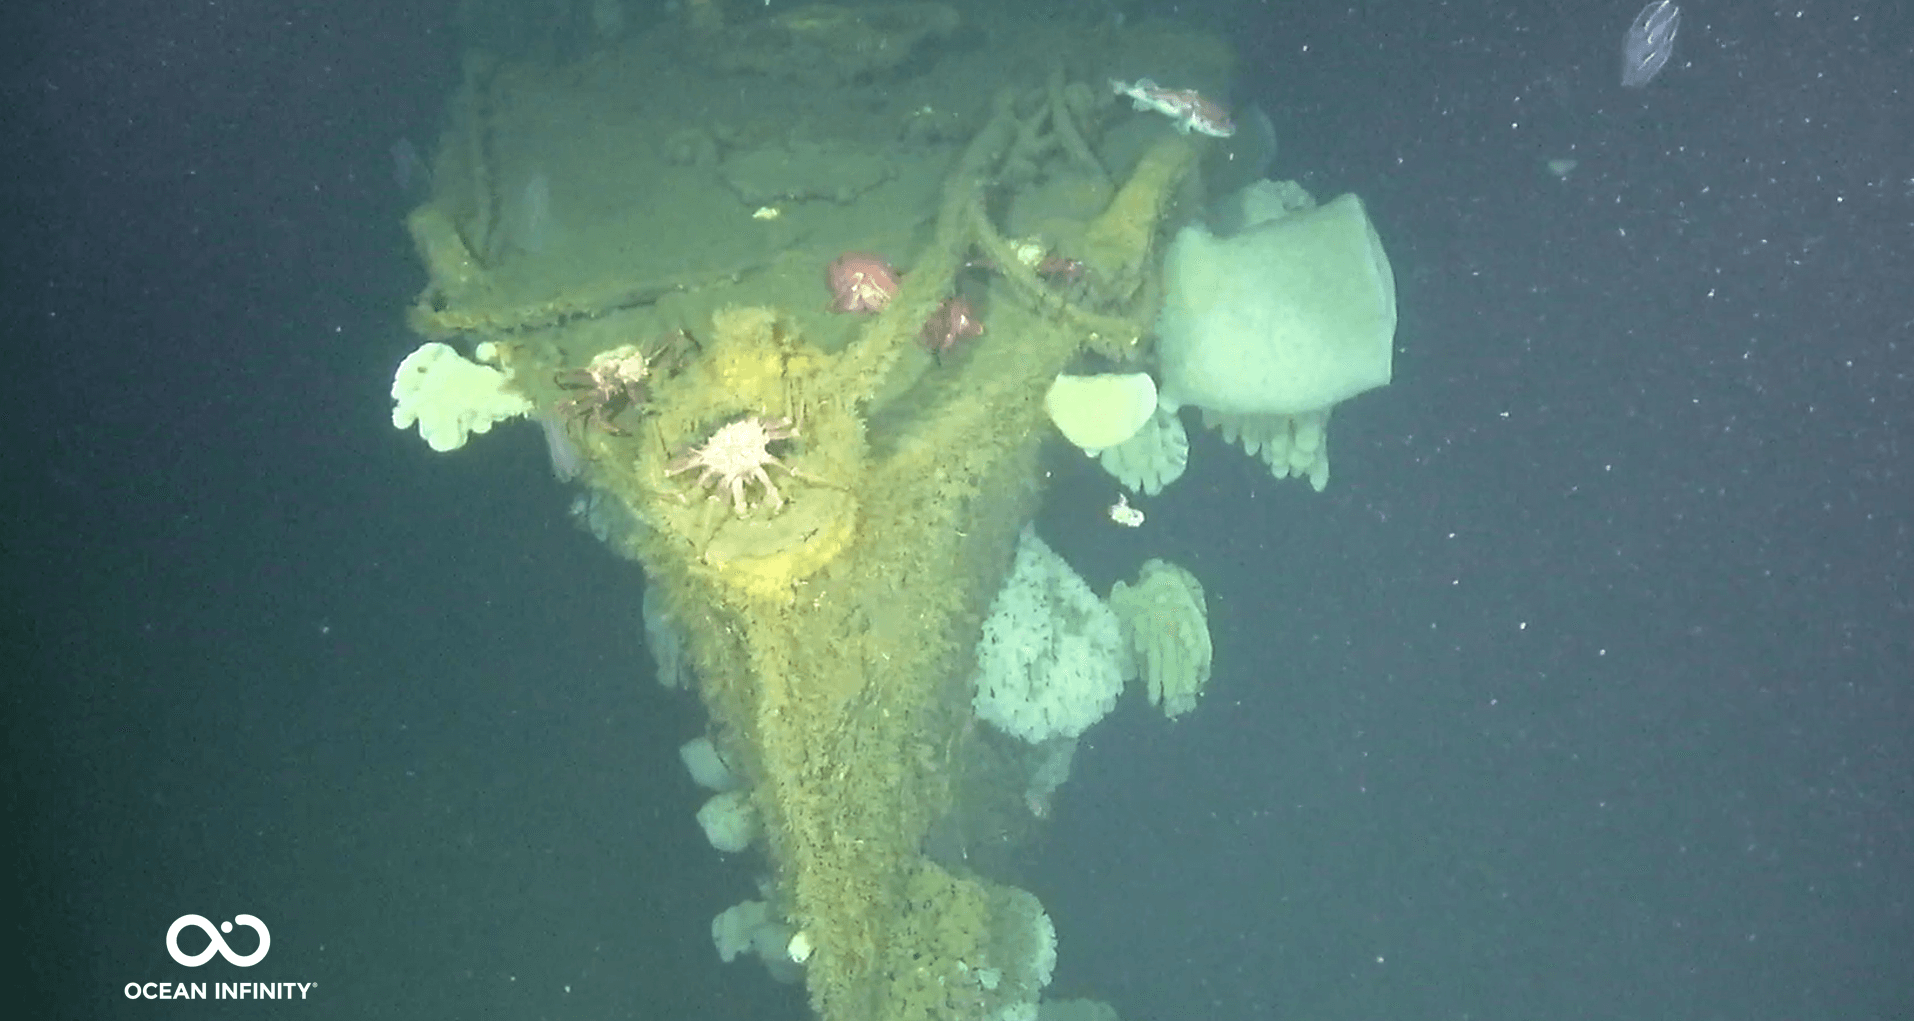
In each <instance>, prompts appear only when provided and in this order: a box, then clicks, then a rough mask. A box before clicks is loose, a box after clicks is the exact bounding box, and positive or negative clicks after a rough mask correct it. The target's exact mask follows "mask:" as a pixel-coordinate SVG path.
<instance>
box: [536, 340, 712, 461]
mask: <svg viewBox="0 0 1914 1021" xmlns="http://www.w3.org/2000/svg"><path fill="white" fill-rule="evenodd" d="M686 343H692V344H695V341H692V340H691V337H690V334H687V333H685V331H683V330H679V331H678V332H677V333H676V334H674V335H673V336H672V337H671V338H669V339H668V340H667V341H666V342H665V343H663V344H660V345H659V346H658V347H657V348H656V349H654V350H652V351H650V352H646V351H645V350H644V349H642V348H640V347H639V346H638V345H636V344H620V345H619V346H617V347H614V348H611V349H610V350H606V351H600V352H598V353H597V354H595V355H593V356H592V360H591V363H590V364H588V365H586V366H585V367H584V368H582V369H570V370H567V371H565V372H561V373H559V374H558V375H557V376H555V377H553V379H552V382H554V383H556V384H557V385H558V386H559V387H560V388H561V389H564V390H568V391H571V392H572V393H573V396H571V397H567V398H566V399H564V400H562V401H559V402H558V406H557V407H556V408H555V409H554V410H555V411H557V412H558V415H559V417H560V418H563V419H565V420H566V421H568V422H571V423H574V424H576V425H577V426H579V427H580V428H581V429H590V428H592V427H594V426H596V427H597V428H600V429H603V430H604V431H606V432H608V433H611V434H612V435H614V436H624V435H627V433H626V432H625V430H623V429H620V428H619V427H618V424H617V422H616V421H615V419H617V417H618V416H619V415H621V414H623V413H624V412H625V411H627V410H629V409H631V408H635V407H638V406H639V405H642V404H644V403H645V401H647V400H649V399H650V397H651V378H652V376H653V375H654V374H655V373H656V372H658V371H659V370H661V369H663V368H665V367H666V365H667V363H675V362H676V361H677V360H678V359H679V358H680V357H682V356H683V354H684V353H685V352H684V349H683V348H684V345H685V344H686Z"/></svg>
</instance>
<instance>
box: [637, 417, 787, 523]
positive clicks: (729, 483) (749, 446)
mask: <svg viewBox="0 0 1914 1021" xmlns="http://www.w3.org/2000/svg"><path fill="white" fill-rule="evenodd" d="M797 434H798V431H797V427H796V426H795V425H793V424H791V420H790V419H788V418H766V417H764V416H762V415H751V416H748V417H746V418H740V419H738V420H737V421H736V422H732V423H731V424H730V425H727V426H724V427H723V428H721V429H719V430H718V431H717V432H715V433H712V434H711V438H710V439H709V440H706V441H705V443H704V445H703V446H701V447H692V448H691V449H690V450H687V451H685V452H684V453H683V454H681V455H679V456H678V457H677V458H676V459H675V460H673V461H672V462H671V463H670V464H669V465H667V466H666V467H665V474H666V475H677V474H680V473H682V472H688V471H691V470H692V469H694V468H698V469H702V471H701V472H700V474H699V475H698V485H699V486H701V487H704V488H706V489H713V488H717V489H719V491H718V492H713V493H712V494H711V498H712V499H713V500H716V499H718V498H720V496H721V495H722V494H723V492H724V491H728V492H730V494H731V506H732V507H733V508H735V509H736V510H737V512H738V516H739V517H743V516H744V514H745V512H746V511H748V510H749V509H750V508H749V506H748V505H747V504H746V503H745V499H744V487H745V484H746V483H748V482H750V481H752V480H754V479H755V480H757V481H758V482H759V483H760V484H762V485H763V486H764V494H765V495H766V496H767V497H769V498H770V502H771V509H772V510H777V509H779V508H780V507H783V506H784V497H783V495H782V494H780V493H779V492H778V487H776V486H774V485H772V484H771V476H770V475H768V474H766V473H765V470H764V469H765V468H766V467H769V466H771V465H776V466H778V467H779V468H783V469H784V471H785V472H787V473H789V474H792V475H796V474H797V473H796V472H795V471H792V470H791V469H790V468H789V467H786V466H785V464H784V462H782V461H779V460H778V459H777V458H776V457H774V456H772V454H771V451H770V449H769V448H770V444H771V442H772V441H773V440H788V439H790V438H792V437H794V436H796V435H797Z"/></svg>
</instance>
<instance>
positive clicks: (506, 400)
mask: <svg viewBox="0 0 1914 1021" xmlns="http://www.w3.org/2000/svg"><path fill="white" fill-rule="evenodd" d="M490 350H491V345H489V344H481V345H479V351H478V354H479V357H480V358H485V356H486V355H487V354H488V353H489V351H490ZM508 382H509V380H508V379H507V377H506V375H505V373H503V372H501V371H499V370H498V369H495V368H492V367H491V366H489V365H479V364H477V363H476V362H468V361H466V360H465V359H464V358H461V357H459V353H458V352H457V351H454V350H452V348H450V347H449V346H447V345H445V344H440V343H438V342H436V341H434V342H432V343H428V344H423V345H421V346H420V347H419V349H418V350H417V351H414V352H412V353H411V354H409V355H406V356H405V361H402V362H400V363H399V371H398V372H397V373H395V374H394V375H393V377H392V427H393V428H394V429H409V428H411V427H412V424H413V423H414V422H417V423H418V425H419V436H420V437H421V438H423V439H424V440H425V442H426V445H427V446H430V447H431V448H432V449H433V450H436V451H439V452H440V453H444V452H445V451H448V450H457V449H458V448H460V447H463V446H465V441H466V439H467V437H469V436H471V434H473V433H482V432H490V431H491V429H492V425H493V423H495V422H502V421H504V420H506V419H508V418H518V417H520V416H522V415H529V414H531V413H532V402H531V401H528V400H526V399H525V398H524V397H523V396H522V395H520V394H518V393H515V392H513V391H511V390H508V389H506V384H507V383H508Z"/></svg>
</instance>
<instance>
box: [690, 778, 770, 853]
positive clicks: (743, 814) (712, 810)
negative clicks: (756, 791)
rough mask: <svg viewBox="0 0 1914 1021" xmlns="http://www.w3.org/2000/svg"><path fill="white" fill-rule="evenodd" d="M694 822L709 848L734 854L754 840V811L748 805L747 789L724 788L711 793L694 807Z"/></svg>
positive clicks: (749, 799)
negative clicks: (723, 790)
mask: <svg viewBox="0 0 1914 1021" xmlns="http://www.w3.org/2000/svg"><path fill="white" fill-rule="evenodd" d="M698 825H699V826H702V827H704V837H705V839H706V840H709V841H711V846H712V847H715V848H717V849H718V850H720V851H723V852H725V853H726V854H737V853H738V852H740V851H742V850H744V849H745V848H747V847H750V846H751V841H753V840H756V839H757V836H758V810H757V809H755V808H753V807H751V795H750V793H749V792H748V791H727V792H725V793H723V794H717V795H713V796H712V798H711V800H709V801H706V802H705V803H704V807H702V808H700V809H698Z"/></svg>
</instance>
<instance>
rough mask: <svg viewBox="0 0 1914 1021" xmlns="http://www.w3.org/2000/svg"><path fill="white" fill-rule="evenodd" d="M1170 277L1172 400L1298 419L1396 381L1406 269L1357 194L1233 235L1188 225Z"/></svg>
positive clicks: (1170, 260) (1166, 375)
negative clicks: (1395, 267)
mask: <svg viewBox="0 0 1914 1021" xmlns="http://www.w3.org/2000/svg"><path fill="white" fill-rule="evenodd" d="M1163 277H1164V292H1165V293H1164V302H1163V312H1162V315H1161V316H1160V317H1159V318H1158V320H1157V336H1158V340H1157V348H1156V351H1157V357H1158V359H1159V361H1160V362H1161V364H1162V369H1163V380H1162V391H1163V397H1164V400H1165V402H1166V403H1167V404H1168V405H1170V406H1181V405H1184V404H1194V405H1196V406H1198V407H1201V408H1203V409H1205V410H1208V411H1217V412H1224V413H1228V414H1233V415H1296V414H1302V413H1305V412H1319V411H1325V410H1327V409H1329V408H1330V407H1331V406H1333V405H1335V404H1337V403H1339V402H1341V401H1345V400H1348V399H1349V398H1351V397H1354V396H1355V395H1357V394H1359V393H1362V392H1363V391H1365V390H1370V389H1373V388H1375V387H1379V386H1382V385H1384V384H1386V383H1388V382H1389V377H1390V373H1391V366H1392V362H1393V353H1394V343H1395V332H1396V284H1395V276H1394V275H1393V273H1392V272H1391V271H1390V268H1389V257H1388V256H1387V255H1386V254H1384V252H1383V250H1382V241H1381V239H1380V238H1378V237H1377V236H1376V230H1375V228H1374V227H1373V226H1371V225H1370V223H1369V217H1368V214H1367V213H1365V212H1364V211H1363V207H1362V200H1360V199H1358V198H1357V197H1356V196H1354V195H1344V196H1342V197H1341V198H1338V199H1336V200H1335V201H1333V202H1330V203H1329V204H1327V205H1324V206H1321V207H1319V208H1316V209H1310V210H1306V211H1301V212H1294V213H1290V214H1289V215H1287V216H1283V217H1280V218H1278V219H1274V220H1269V221H1267V222H1264V223H1258V224H1255V225H1254V226H1251V227H1248V228H1246V229H1244V230H1243V231H1242V232H1241V233H1239V234H1236V235H1233V236H1231V237H1220V238H1219V237H1215V236H1213V235H1212V234H1210V232H1209V231H1208V230H1205V229H1204V228H1203V226H1202V225H1201V224H1193V225H1191V226H1189V227H1186V228H1184V229H1183V231H1182V233H1180V234H1178V235H1177V238H1176V241H1175V243H1173V244H1172V245H1170V249H1169V252H1168V253H1167V254H1166V255H1165V257H1164V266H1163Z"/></svg>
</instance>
